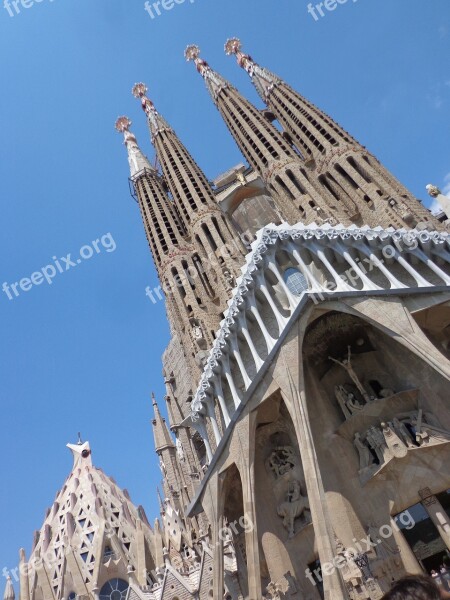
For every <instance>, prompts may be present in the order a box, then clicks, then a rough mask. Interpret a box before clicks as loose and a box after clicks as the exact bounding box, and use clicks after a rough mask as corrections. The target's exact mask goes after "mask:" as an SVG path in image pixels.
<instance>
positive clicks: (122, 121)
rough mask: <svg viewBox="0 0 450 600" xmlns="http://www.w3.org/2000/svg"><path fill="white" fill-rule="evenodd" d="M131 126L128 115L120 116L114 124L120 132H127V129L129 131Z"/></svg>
mask: <svg viewBox="0 0 450 600" xmlns="http://www.w3.org/2000/svg"><path fill="white" fill-rule="evenodd" d="M130 126H131V121H130V119H129V118H128V117H126V116H122V117H119V118H118V119H117V120H116V122H115V124H114V127H115V129H116V131H118V132H119V133H125V131H129V130H130Z"/></svg>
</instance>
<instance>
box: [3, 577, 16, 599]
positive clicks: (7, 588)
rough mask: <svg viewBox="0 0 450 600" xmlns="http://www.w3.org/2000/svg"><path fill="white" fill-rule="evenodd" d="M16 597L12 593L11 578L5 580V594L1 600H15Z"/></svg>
mask: <svg viewBox="0 0 450 600" xmlns="http://www.w3.org/2000/svg"><path fill="white" fill-rule="evenodd" d="M15 598H16V595H15V593H14V587H13V584H12V581H11V577H9V575H8V578H7V580H6V586H5V593H4V594H3V600H15Z"/></svg>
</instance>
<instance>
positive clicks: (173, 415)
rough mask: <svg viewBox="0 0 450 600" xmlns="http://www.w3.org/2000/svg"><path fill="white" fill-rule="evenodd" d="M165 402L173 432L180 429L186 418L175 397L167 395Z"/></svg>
mask: <svg viewBox="0 0 450 600" xmlns="http://www.w3.org/2000/svg"><path fill="white" fill-rule="evenodd" d="M165 401H166V406H167V413H168V415H169V421H170V424H171V427H170V428H171V429H172V431H174V430H175V429H177V428H178V427H180V425H181V423H182V422H183V421H184V419H185V418H186V417H185V415H183V412H182V410H181V406H180V405H179V403H178V400H177V398H176V397H175V396H170V395H167V396H165Z"/></svg>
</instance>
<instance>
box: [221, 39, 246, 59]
mask: <svg viewBox="0 0 450 600" xmlns="http://www.w3.org/2000/svg"><path fill="white" fill-rule="evenodd" d="M241 48H242V44H241V40H240V39H239V38H237V37H235V38H230V39H228V40H227V41H226V43H225V54H226V55H227V56H230V54H237V53H238V52H239V51H240V50H241Z"/></svg>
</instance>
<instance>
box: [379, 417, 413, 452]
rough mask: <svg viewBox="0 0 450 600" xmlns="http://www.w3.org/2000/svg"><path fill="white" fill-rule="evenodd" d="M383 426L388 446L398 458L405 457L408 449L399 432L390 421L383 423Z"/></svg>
mask: <svg viewBox="0 0 450 600" xmlns="http://www.w3.org/2000/svg"><path fill="white" fill-rule="evenodd" d="M381 427H382V430H383V437H384V439H385V442H386V446H387V447H388V449H389V451H390V452H391V454H392V456H395V457H397V458H403V457H404V456H406V454H407V453H408V449H407V447H406V445H405V443H404V442H403V441H402V440H401V439H400V437H399V436H398V435H397V433H396V432H395V431H394V430H393V429H392V428H391V427H390V425H389V424H388V423H381Z"/></svg>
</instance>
